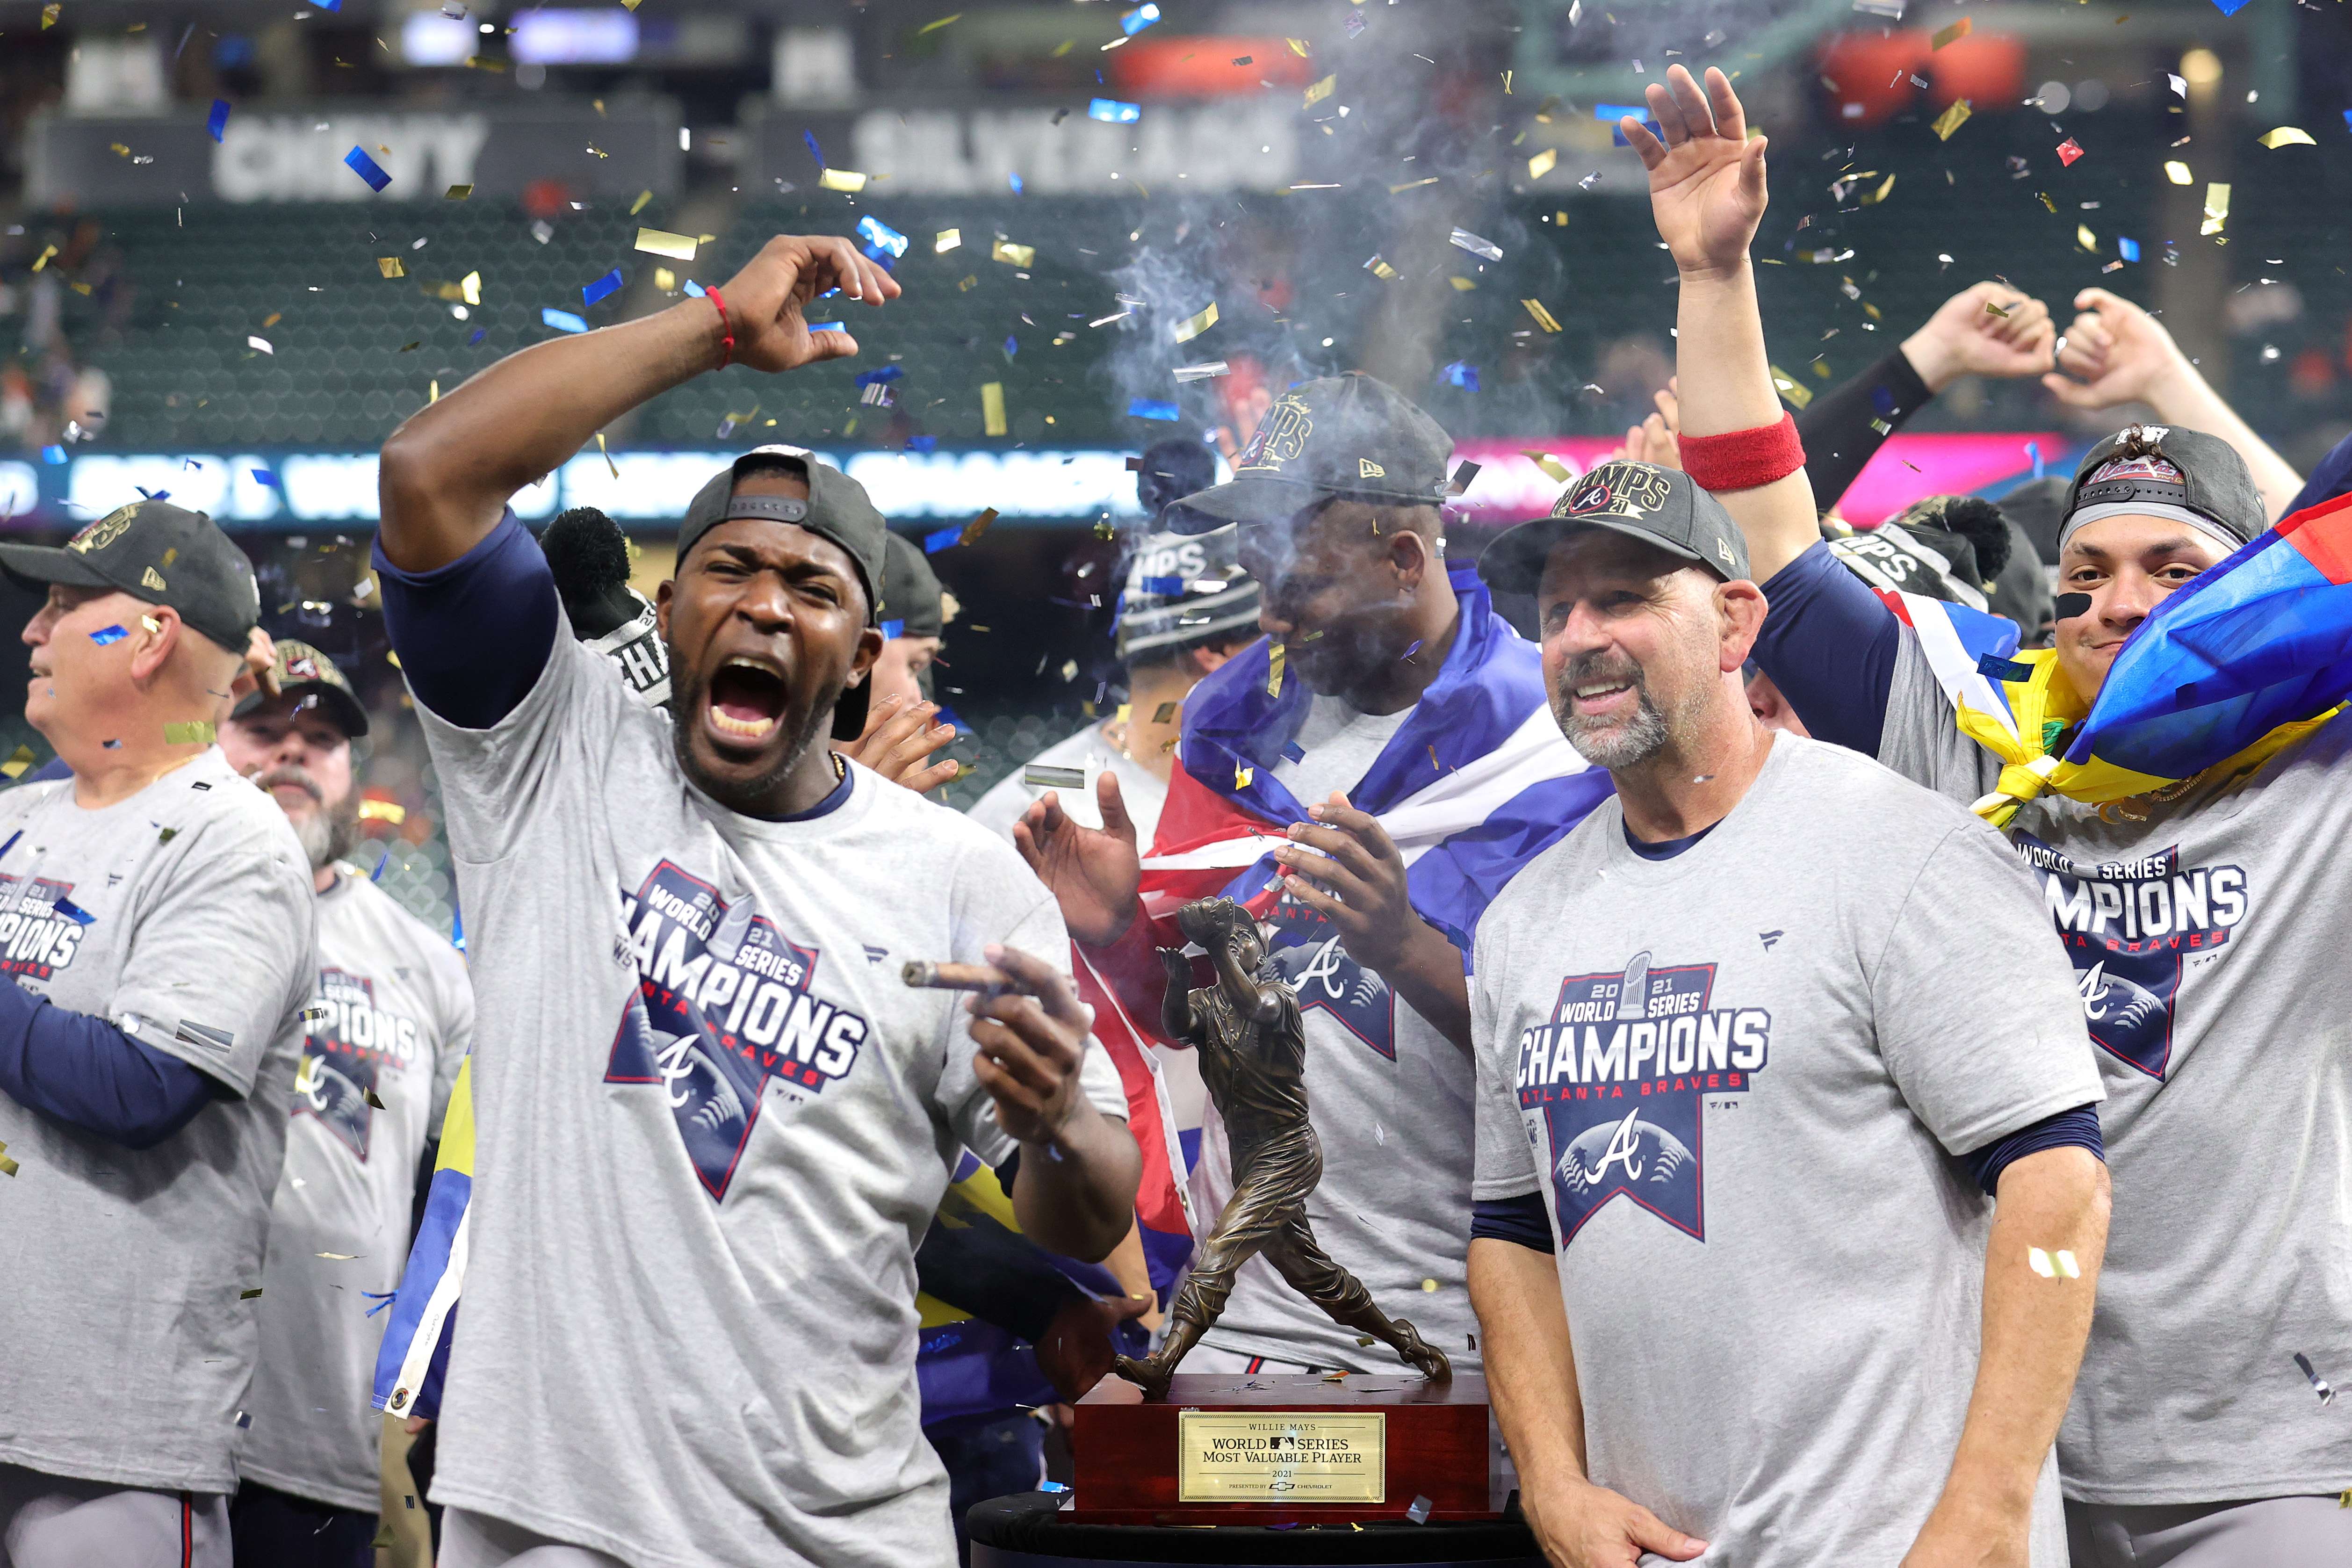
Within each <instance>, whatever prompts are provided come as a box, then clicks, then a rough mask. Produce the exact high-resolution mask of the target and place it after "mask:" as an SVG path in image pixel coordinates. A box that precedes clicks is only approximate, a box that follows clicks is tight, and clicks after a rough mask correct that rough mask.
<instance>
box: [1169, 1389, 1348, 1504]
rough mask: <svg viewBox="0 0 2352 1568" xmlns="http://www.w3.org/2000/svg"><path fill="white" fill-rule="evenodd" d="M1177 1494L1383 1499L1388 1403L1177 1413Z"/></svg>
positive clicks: (1190, 1497)
mask: <svg viewBox="0 0 2352 1568" xmlns="http://www.w3.org/2000/svg"><path fill="white" fill-rule="evenodd" d="M1176 1448H1177V1466H1176V1495H1177V1500H1178V1501H1180V1502H1385V1501H1387V1500H1388V1463H1387V1459H1388V1415H1387V1413H1386V1412H1385V1411H1377V1410H1371V1411H1349V1412H1344V1413H1340V1412H1326V1411H1314V1412H1281V1413H1276V1414H1271V1415H1248V1414H1244V1413H1239V1412H1234V1411H1220V1410H1187V1411H1183V1412H1181V1414H1179V1415H1178V1416H1177V1426H1176Z"/></svg>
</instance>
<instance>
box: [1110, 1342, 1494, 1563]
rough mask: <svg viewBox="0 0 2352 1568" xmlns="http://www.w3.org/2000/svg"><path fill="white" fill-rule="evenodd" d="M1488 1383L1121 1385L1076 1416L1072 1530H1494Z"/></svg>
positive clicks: (1286, 1379) (1295, 1376)
mask: <svg viewBox="0 0 2352 1568" xmlns="http://www.w3.org/2000/svg"><path fill="white" fill-rule="evenodd" d="M1492 1419H1493V1417H1492V1415H1491V1414H1490V1413H1489V1411H1488V1408H1487V1405H1486V1379H1485V1378H1484V1377H1482V1376H1480V1375H1478V1374H1477V1373H1455V1374H1454V1376H1453V1377H1452V1378H1450V1379H1448V1380H1446V1381H1445V1382H1443V1383H1432V1382H1429V1381H1427V1380H1426V1379H1424V1378H1423V1377H1422V1376H1421V1375H1420V1374H1419V1373H1414V1372H1411V1371H1409V1370H1406V1371H1399V1372H1394V1373H1328V1374H1324V1375H1321V1376H1318V1375H1315V1374H1312V1373H1285V1374H1276V1373H1257V1374H1255V1375H1251V1374H1227V1373H1184V1372H1180V1373H1177V1374H1176V1376H1175V1380H1174V1384H1173V1385H1172V1386H1171V1388H1170V1390H1169V1394H1168V1397H1167V1399H1165V1400H1164V1401H1163V1400H1147V1399H1145V1397H1144V1395H1143V1391H1142V1390H1141V1389H1139V1388H1138V1387H1136V1386H1135V1385H1134V1384H1131V1383H1129V1382H1128V1381H1126V1380H1125V1379H1124V1378H1121V1377H1118V1376H1111V1377H1106V1378H1104V1379H1103V1380H1102V1381H1101V1382H1100V1383H1098V1384H1095V1386H1094V1388H1093V1390H1092V1391H1091V1392H1090V1393H1088V1394H1087V1396H1086V1397H1085V1398H1084V1399H1082V1400H1080V1401H1079V1402H1078V1406H1077V1424H1076V1429H1075V1430H1074V1431H1073V1432H1072V1433H1071V1435H1070V1436H1071V1440H1070V1448H1071V1452H1072V1455H1073V1456H1074V1458H1075V1462H1076V1477H1075V1480H1076V1485H1075V1486H1074V1487H1073V1489H1072V1490H1073V1491H1074V1492H1075V1494H1076V1496H1075V1497H1074V1499H1073V1505H1072V1508H1071V1510H1070V1515H1071V1517H1073V1518H1075V1519H1076V1520H1079V1521H1087V1522H1090V1523H1095V1524H1179V1525H1182V1524H1192V1525H1198V1524H1255V1525H1265V1524H1268V1523H1272V1522H1276V1521H1282V1522H1296V1523H1300V1524H1316V1523H1343V1522H1347V1521H1359V1520H1378V1519H1400V1520H1402V1519H1411V1520H1412V1521H1414V1522H1416V1523H1421V1522H1426V1521H1433V1520H1438V1521H1470V1520H1491V1519H1495V1518H1497V1517H1498V1516H1499V1515H1500V1512H1501V1505H1502V1498H1501V1496H1500V1495H1499V1494H1498V1488H1499V1485H1500V1482H1499V1478H1498V1477H1497V1476H1496V1474H1495V1461H1494V1456H1495V1454H1496V1445H1495V1443H1494V1441H1493V1439H1492V1436H1491V1432H1490V1428H1491V1424H1492Z"/></svg>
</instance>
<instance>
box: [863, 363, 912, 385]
mask: <svg viewBox="0 0 2352 1568" xmlns="http://www.w3.org/2000/svg"><path fill="white" fill-rule="evenodd" d="M904 374H907V368H906V366H904V365H897V364H886V365H882V366H880V367H879V368H877V369H875V370H861V371H859V372H858V373H857V384H858V385H860V386H882V385H886V384H888V383H890V382H894V381H896V380H898V378H899V377H900V376H902V375H904Z"/></svg>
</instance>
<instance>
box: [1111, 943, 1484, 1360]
mask: <svg viewBox="0 0 2352 1568" xmlns="http://www.w3.org/2000/svg"><path fill="white" fill-rule="evenodd" d="M1176 925H1177V929H1179V930H1180V931H1182V932H1183V933H1184V935H1185V936H1186V937H1187V938H1189V939H1190V940H1191V941H1192V942H1194V943H1196V944H1197V945H1198V946H1200V947H1201V948H1202V950H1203V951H1204V952H1207V953H1208V955H1209V962H1210V963H1212V964H1213V965H1214V966H1215V969H1216V974H1217V981H1216V984H1213V985H1208V986H1203V987H1201V988H1200V989H1198V990H1195V989H1193V988H1192V961H1191V960H1190V959H1188V958H1186V957H1185V956H1184V955H1183V953H1182V952H1180V951H1177V950H1175V949H1171V948H1161V949H1160V962H1161V963H1164V964H1165V965H1166V966H1167V969H1168V991H1167V994H1166V995H1165V996H1164V997H1163V998H1162V999H1161V1002H1160V1018H1161V1023H1162V1026H1163V1027H1164V1028H1165V1030H1166V1032H1167V1035H1168V1037H1169V1038H1171V1039H1173V1040H1181V1041H1183V1042H1185V1043H1186V1044H1188V1045H1190V1046H1192V1047H1193V1048H1194V1049H1195V1050H1197V1051H1199V1052H1200V1053H1201V1077H1202V1080H1203V1081H1204V1082H1205V1083H1206V1084H1207V1085H1208V1089H1209V1097H1210V1099H1211V1100H1213V1101H1215V1103H1216V1107H1217V1112H1218V1114H1219V1115H1221V1116H1223V1118H1224V1120H1225V1136H1226V1141H1227V1142H1228V1143H1229V1144H1230V1145H1231V1147H1232V1150H1233V1162H1234V1195H1233V1196H1232V1198H1231V1199H1229V1200H1228V1201H1227V1202H1226V1204H1225V1208H1224V1212H1223V1214H1221V1215H1218V1216H1217V1225H1216V1228H1215V1229H1214V1230H1213V1231H1212V1232H1210V1234H1209V1239H1208V1240H1207V1241H1206V1242H1204V1243H1203V1244H1202V1247H1201V1251H1200V1256H1199V1258H1197V1259H1196V1260H1195V1261H1194V1263H1193V1265H1192V1273H1191V1274H1190V1275H1189V1276H1188V1277H1187V1278H1186V1279H1185V1281H1184V1288H1183V1289H1182V1290H1181V1291H1180V1292H1178V1294H1177V1297H1176V1309H1175V1311H1174V1312H1173V1313H1172V1314H1171V1319H1170V1326H1169V1331H1168V1338H1167V1340H1166V1341H1165V1342H1163V1343H1162V1344H1161V1345H1160V1350H1159V1352H1157V1353H1156V1354H1153V1355H1151V1356H1150V1357H1149V1358H1147V1359H1145V1360H1142V1361H1137V1360H1135V1359H1133V1358H1132V1357H1129V1356H1120V1357H1118V1360H1117V1363H1116V1364H1117V1367H1118V1373H1119V1375H1120V1376H1121V1377H1124V1378H1126V1379H1127V1380H1128V1381H1129V1382H1130V1383H1134V1384H1139V1385H1140V1386H1141V1387H1142V1388H1143V1390H1144V1392H1145V1394H1148V1395H1149V1396H1150V1397H1152V1398H1155V1399H1163V1398H1165V1397H1167V1394H1168V1384H1169V1380H1170V1379H1171V1377H1172V1376H1174V1375H1175V1372H1176V1363H1178V1362H1180V1361H1182V1360H1183V1359H1184V1355H1185V1352H1188V1351H1190V1350H1191V1349H1192V1346H1193V1344H1194V1343H1195V1342H1198V1341H1199V1339H1200V1338H1201V1336H1202V1334H1204V1333H1206V1332H1207V1331H1209V1328H1210V1326H1211V1325H1212V1324H1213V1323H1214V1322H1215V1321H1217V1316H1218V1314H1219V1313H1221V1312H1223V1310H1224V1307H1225V1299H1226V1298H1227V1297H1228V1296H1230V1295H1231V1294H1232V1293H1233V1288H1234V1274H1235V1272H1236V1271H1238V1270H1239V1269H1240V1268H1241V1266H1242V1265H1243V1264H1244V1263H1246V1262H1248V1261H1249V1260H1250V1258H1253V1257H1255V1255H1257V1254H1259V1253H1261V1252H1262V1253H1264V1254H1265V1258H1266V1261H1267V1262H1269V1263H1271V1264H1273V1265H1274V1266H1275V1268H1277V1269H1279V1270H1280V1271H1281V1274H1282V1277H1283V1278H1284V1279H1286V1280H1288V1281H1289V1282H1290V1285H1291V1288H1292V1289H1296V1290H1297V1291H1298V1292H1300V1293H1301V1294H1302V1295H1304V1296H1305V1297H1306V1298H1307V1300H1310V1301H1313V1302H1314V1303H1315V1304H1316V1305H1318V1306H1319V1307H1321V1308H1322V1309H1323V1310H1325V1311H1327V1312H1328V1313H1330V1314H1331V1317H1332V1319H1333V1320H1334V1321H1337V1322H1339V1323H1341V1324H1344V1325H1346V1326H1347V1327H1349V1328H1351V1329H1354V1330H1357V1331H1360V1332H1361V1333H1367V1334H1370V1335H1372V1336H1373V1337H1375V1338H1377V1339H1379V1340H1381V1341H1382V1342H1385V1343H1387V1344H1388V1345H1389V1346H1390V1347H1391V1348H1392V1349H1393V1350H1394V1351H1395V1352H1397V1354H1398V1355H1400V1356H1402V1358H1403V1359H1404V1360H1405V1361H1406V1362H1408V1363H1411V1364H1412V1365H1413V1366H1416V1367H1418V1368H1420V1369H1421V1371H1422V1372H1423V1373H1426V1374H1427V1375H1428V1376H1430V1377H1432V1378H1443V1377H1447V1376H1450V1375H1452V1368H1451V1367H1450V1366H1449V1365H1448V1364H1447V1363H1446V1360H1445V1356H1444V1353H1443V1352H1440V1351H1438V1350H1436V1349H1435V1348H1434V1347H1433V1346H1431V1345H1430V1344H1428V1343H1427V1342H1424V1341H1423V1339H1422V1337H1421V1335H1420V1334H1418V1333H1416V1332H1415V1331H1413V1326H1412V1324H1411V1323H1409V1322H1407V1321H1404V1320H1403V1319H1402V1318H1391V1317H1390V1316H1389V1315H1388V1314H1387V1313H1385V1312H1383V1311H1381V1310H1380V1308H1379V1307H1378V1306H1377V1305H1375V1304H1374V1302H1373V1300H1372V1298H1371V1293H1370V1291H1368V1290H1366V1289H1364V1287H1363V1284H1362V1282H1361V1281H1360V1280H1359V1279H1357V1278H1356V1277H1355V1276H1354V1275H1352V1274H1350V1273H1349V1272H1348V1271H1347V1270H1346V1269H1345V1268H1340V1267H1339V1264H1337V1263H1335V1262H1333V1261H1332V1260H1331V1256H1330V1254H1328V1253H1327V1252H1325V1251H1324V1250H1323V1248H1322V1247H1320V1246H1319V1245H1318V1244H1317V1242H1316V1240H1315V1233H1314V1232H1313V1231H1311V1230H1309V1229H1308V1228H1307V1194H1309V1193H1311V1192H1313V1191H1314V1190H1315V1184H1316V1183H1317V1182H1318V1181H1319V1180H1321V1179H1322V1175H1323V1149H1322V1145H1321V1144H1320V1143H1319V1142H1317V1140H1316V1137H1315V1129H1314V1128H1313V1127H1312V1126H1311V1125H1309V1124H1308V1122H1307V1076H1306V1069H1307V1034H1306V1029H1305V1026H1304V1025H1303V1024H1302V1022H1301V1021H1300V1018H1299V1015H1298V998H1297V996H1296V995H1295V994H1292V992H1291V989H1290V987H1289V986H1288V985H1286V984H1284V983H1283V980H1282V977H1281V976H1280V975H1279V974H1278V973H1276V970H1275V967H1274V963H1273V962H1272V960H1271V958H1270V957H1269V955H1268V953H1267V952H1266V947H1265V942H1264V940H1263V939H1262V938H1261V937H1260V936H1259V935H1258V929H1257V921H1255V919H1254V918H1253V917H1252V916H1251V915H1250V913H1249V911H1248V910H1244V909H1243V908H1242V907H1241V906H1240V905H1239V904H1236V903H1234V901H1233V900H1231V899H1202V900H1198V901H1196V902H1193V903H1190V904H1187V905H1185V906H1184V907H1183V908H1182V909H1181V910H1178V911H1177V912H1176Z"/></svg>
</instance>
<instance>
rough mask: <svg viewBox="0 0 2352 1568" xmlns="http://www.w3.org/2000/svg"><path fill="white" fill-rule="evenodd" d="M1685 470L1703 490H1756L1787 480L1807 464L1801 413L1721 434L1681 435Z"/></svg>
mask: <svg viewBox="0 0 2352 1568" xmlns="http://www.w3.org/2000/svg"><path fill="white" fill-rule="evenodd" d="M1677 444H1678V445H1679V446H1680V447H1681V448H1682V459H1683V472H1684V473H1686V474H1688V475H1689V476H1690V477H1691V481H1692V482H1693V483H1694V484H1696V485H1697V486H1698V488H1699V489H1703V490H1752V489H1755V488H1756V487H1757V486H1759V485H1769V484H1770V483H1771V482H1772V481H1773V480H1774V479H1787V478H1788V477H1789V476H1790V474H1793V473H1795V472H1796V471H1797V470H1798V469H1799V468H1803V467H1804V466H1805V444H1804V442H1803V441H1801V440H1800V439H1798V437H1797V416H1795V415H1793V414H1783V415H1781V416H1780V423H1779V424H1778V425H1759V426H1757V427H1756V428H1755V429H1753V430H1729V431H1726V432H1725V433H1724V434H1722V435H1720V436H1693V435H1690V434H1688V433H1687V432H1685V434H1684V435H1682V436H1681V437H1677Z"/></svg>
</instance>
